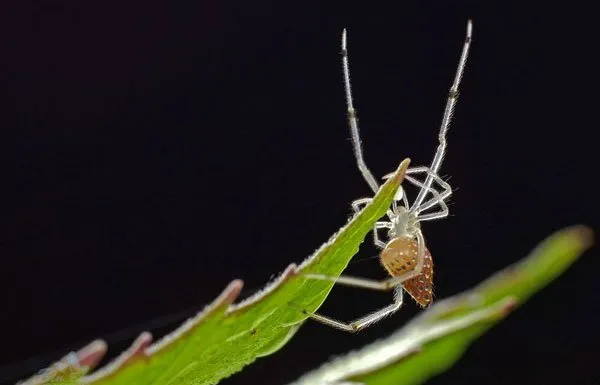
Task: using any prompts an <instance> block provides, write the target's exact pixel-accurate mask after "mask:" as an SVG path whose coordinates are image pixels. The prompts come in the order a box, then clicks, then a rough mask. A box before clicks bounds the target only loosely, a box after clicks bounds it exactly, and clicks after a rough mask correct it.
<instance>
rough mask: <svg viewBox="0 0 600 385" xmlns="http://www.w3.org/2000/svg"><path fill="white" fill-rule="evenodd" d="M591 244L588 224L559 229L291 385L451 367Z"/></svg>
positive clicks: (400, 380)
mask: <svg viewBox="0 0 600 385" xmlns="http://www.w3.org/2000/svg"><path fill="white" fill-rule="evenodd" d="M591 244H592V233H591V230H589V229H588V228H586V227H583V226H574V227H571V228H567V229H565V230H562V231H559V232H557V233H555V234H554V235H552V236H550V237H549V238H548V239H546V240H545V241H544V242H542V243H541V244H540V245H539V246H538V247H537V248H536V249H535V250H534V251H533V252H532V253H531V254H530V256H529V257H527V258H525V259H524V260H522V261H521V262H519V263H517V264H515V265H513V266H510V267H508V268H506V269H504V270H502V271H500V272H498V273H496V274H495V275H493V276H492V277H490V278H488V279H487V280H485V281H484V282H482V283H481V284H479V285H478V286H476V287H475V288H473V289H471V290H469V291H467V292H464V293H462V294H459V295H457V296H454V297H451V298H448V299H445V300H443V301H440V302H438V303H437V304H436V305H434V306H432V307H430V308H429V309H428V310H427V311H424V312H423V313H421V314H420V315H419V316H417V317H416V318H415V319H414V320H412V321H411V322H410V323H408V324H407V325H406V326H405V327H403V328H402V329H400V330H399V331H397V332H396V333H394V334H392V335H391V336H389V337H388V338H386V339H384V340H381V341H378V342H375V343H373V344H371V345H369V346H366V347H364V348H363V349H361V350H360V351H356V352H352V353H350V354H348V355H347V356H344V357H341V358H338V359H335V360H333V361H332V362H330V363H327V364H325V365H324V366H323V367H321V368H320V369H317V370H316V371H314V372H311V373H308V374H307V375H305V376H303V377H302V378H300V379H299V380H298V381H297V382H294V383H293V384H291V385H309V384H310V385H326V384H327V385H333V384H342V383H343V384H367V385H387V384H394V385H409V384H410V385H413V384H421V383H423V382H425V381H426V380H427V379H429V378H431V377H433V376H435V375H436V374H438V373H441V372H443V371H445V370H447V369H448V368H450V367H451V366H452V365H453V364H454V363H455V362H456V361H458V360H459V359H460V357H461V356H462V355H463V353H464V352H465V350H466V349H467V347H468V346H469V344H471V343H472V342H473V341H474V340H476V339H477V337H479V336H480V335H481V334H483V333H484V332H485V331H486V330H488V329H489V328H491V327H492V326H493V325H494V324H496V323H498V322H499V321H500V320H502V319H503V318H504V317H505V316H507V315H508V314H509V313H510V312H511V311H512V310H513V309H514V308H515V307H516V306H517V305H520V304H522V303H523V302H525V301H526V300H527V299H528V298H529V297H531V296H532V295H533V294H534V293H535V292H536V291H538V290H539V289H541V288H542V287H544V286H545V285H547V284H548V283H550V282H551V281H552V280H553V279H554V278H556V277H557V276H558V275H560V274H561V273H562V272H563V271H565V270H566V269H567V268H568V267H569V266H570V265H571V264H572V263H573V262H574V261H575V260H576V259H577V258H578V257H579V256H580V255H581V253H582V252H583V251H585V250H586V249H587V248H588V247H589V246H590V245H591Z"/></svg>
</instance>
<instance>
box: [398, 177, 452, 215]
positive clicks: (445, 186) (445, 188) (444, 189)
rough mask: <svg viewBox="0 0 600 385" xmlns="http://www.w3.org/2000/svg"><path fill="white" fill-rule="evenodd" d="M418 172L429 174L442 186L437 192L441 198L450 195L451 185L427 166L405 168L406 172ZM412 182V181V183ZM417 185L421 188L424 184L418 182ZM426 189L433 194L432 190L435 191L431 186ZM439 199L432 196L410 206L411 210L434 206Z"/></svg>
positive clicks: (422, 209)
mask: <svg viewBox="0 0 600 385" xmlns="http://www.w3.org/2000/svg"><path fill="white" fill-rule="evenodd" d="M419 173H427V175H429V176H430V177H431V178H433V180H434V181H435V182H437V183H438V184H439V185H440V187H441V188H442V192H441V193H439V194H440V195H441V197H442V199H443V200H445V199H447V198H448V197H449V196H450V195H452V187H451V186H450V184H449V183H448V182H446V181H445V180H443V179H442V178H440V177H439V175H437V174H435V173H434V172H433V171H431V170H430V169H429V168H428V167H424V166H422V167H414V168H412V169H409V170H407V174H419ZM413 184H414V183H413ZM419 186H422V187H423V188H425V187H424V185H423V184H420V185H419ZM427 190H428V191H431V192H432V193H433V194H434V195H435V193H434V191H436V192H437V190H436V189H434V188H432V187H431V186H429V187H427ZM438 202H439V199H438V198H436V197H434V198H432V199H430V200H428V201H427V202H425V203H423V204H421V205H420V206H419V207H417V206H413V207H412V208H411V211H413V212H414V211H416V210H418V211H420V212H421V211H425V210H427V209H429V208H431V207H433V206H435V205H436V204H438Z"/></svg>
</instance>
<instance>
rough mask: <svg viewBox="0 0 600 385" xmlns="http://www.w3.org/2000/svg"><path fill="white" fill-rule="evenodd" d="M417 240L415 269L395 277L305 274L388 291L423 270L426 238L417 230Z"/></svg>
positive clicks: (347, 284)
mask: <svg viewBox="0 0 600 385" xmlns="http://www.w3.org/2000/svg"><path fill="white" fill-rule="evenodd" d="M416 235H417V242H418V255H417V264H416V265H415V268H414V269H413V270H410V271H407V272H405V273H402V274H400V275H397V276H395V277H391V278H387V279H384V280H376V279H370V278H362V277H351V276H347V275H342V276H339V277H333V276H330V275H325V274H313V273H309V274H303V276H304V278H308V279H317V280H322V281H332V282H335V283H337V284H340V285H345V286H352V287H359V288H363V289H370V290H379V291H388V290H392V289H394V288H395V287H396V286H398V285H400V284H402V283H403V282H405V281H408V280H409V279H411V278H414V277H416V276H418V275H419V274H421V270H422V269H423V262H424V259H425V258H424V256H425V239H424V238H423V234H422V233H421V232H420V231H419V232H417V234H416Z"/></svg>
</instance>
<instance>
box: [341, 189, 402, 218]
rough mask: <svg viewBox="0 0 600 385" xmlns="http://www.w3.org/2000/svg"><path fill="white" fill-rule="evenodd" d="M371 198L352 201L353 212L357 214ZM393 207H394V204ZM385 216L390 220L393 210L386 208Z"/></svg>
mask: <svg viewBox="0 0 600 385" xmlns="http://www.w3.org/2000/svg"><path fill="white" fill-rule="evenodd" d="M401 188H402V187H400V188H399V189H398V190H400V189H401ZM372 200H373V198H359V199H357V200H355V201H354V202H352V209H353V210H354V212H355V213H357V214H358V213H359V212H360V211H361V210H362V209H364V208H365V207H364V206H366V205H368V204H369V203H371V201H372ZM393 207H395V205H394V206H393ZM387 216H388V218H390V220H391V219H392V218H393V217H394V211H392V210H388V211H387Z"/></svg>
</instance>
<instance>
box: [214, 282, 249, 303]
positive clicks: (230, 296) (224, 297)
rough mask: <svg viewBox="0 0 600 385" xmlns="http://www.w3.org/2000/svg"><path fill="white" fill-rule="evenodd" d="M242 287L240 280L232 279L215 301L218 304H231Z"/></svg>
mask: <svg viewBox="0 0 600 385" xmlns="http://www.w3.org/2000/svg"><path fill="white" fill-rule="evenodd" d="M243 287H244V281H242V280H241V279H234V280H233V281H231V282H230V283H229V285H227V287H226V288H225V290H223V293H221V295H220V296H219V298H218V299H217V301H218V302H221V301H222V302H223V303H228V304H232V303H233V301H235V299H236V298H237V297H238V296H239V295H240V293H241V291H242V288H243Z"/></svg>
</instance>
